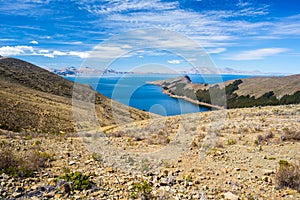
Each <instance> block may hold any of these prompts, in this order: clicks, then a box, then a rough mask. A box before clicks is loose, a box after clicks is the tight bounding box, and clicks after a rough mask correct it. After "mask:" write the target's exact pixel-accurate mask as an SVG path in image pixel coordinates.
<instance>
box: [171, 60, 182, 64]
mask: <svg viewBox="0 0 300 200" xmlns="http://www.w3.org/2000/svg"><path fill="white" fill-rule="evenodd" d="M168 63H170V64H180V60H168Z"/></svg>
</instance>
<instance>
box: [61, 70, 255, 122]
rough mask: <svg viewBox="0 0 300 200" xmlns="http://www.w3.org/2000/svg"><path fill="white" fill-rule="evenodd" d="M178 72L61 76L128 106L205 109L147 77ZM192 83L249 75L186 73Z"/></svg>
mask: <svg viewBox="0 0 300 200" xmlns="http://www.w3.org/2000/svg"><path fill="white" fill-rule="evenodd" d="M177 76H180V75H178V74H117V75H101V76H100V77H97V76H77V77H65V78H66V79H68V80H71V81H73V82H78V83H82V84H88V85H90V86H91V87H93V88H94V89H95V90H97V91H98V92H99V93H101V94H103V95H104V96H106V97H108V98H111V99H114V100H116V101H118V102H120V103H123V104H125V105H129V106H131V107H134V108H137V109H140V110H145V111H149V112H153V113H156V114H159V115H163V116H172V115H179V114H186V113H194V112H205V111H209V110H210V108H207V107H204V106H199V105H196V104H193V103H190V102H187V101H185V100H182V99H176V98H171V97H169V96H168V95H166V94H163V93H162V89H161V87H159V86H156V85H150V84H147V82H150V81H156V80H165V79H169V78H175V77H177ZM189 77H190V78H191V80H192V82H193V83H209V84H213V83H220V82H225V81H228V80H234V79H239V78H247V77H250V76H248V75H225V74H222V75H210V74H205V75H199V74H191V75H189Z"/></svg>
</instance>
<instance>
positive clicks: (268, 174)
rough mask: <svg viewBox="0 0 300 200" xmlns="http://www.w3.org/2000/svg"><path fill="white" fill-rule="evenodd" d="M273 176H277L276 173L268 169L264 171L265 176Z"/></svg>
mask: <svg viewBox="0 0 300 200" xmlns="http://www.w3.org/2000/svg"><path fill="white" fill-rule="evenodd" d="M271 174H275V171H274V170H268V169H265V170H263V175H266V176H270V175H271Z"/></svg>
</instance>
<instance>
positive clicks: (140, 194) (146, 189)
mask: <svg viewBox="0 0 300 200" xmlns="http://www.w3.org/2000/svg"><path fill="white" fill-rule="evenodd" d="M151 190H152V187H151V185H150V183H148V182H147V181H144V182H143V183H135V184H134V185H133V187H132V191H131V197H132V198H134V199H137V198H141V199H151Z"/></svg>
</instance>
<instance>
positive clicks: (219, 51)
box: [206, 48, 227, 54]
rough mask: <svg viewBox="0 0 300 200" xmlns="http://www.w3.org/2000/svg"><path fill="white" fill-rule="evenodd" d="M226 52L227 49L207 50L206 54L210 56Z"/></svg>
mask: <svg viewBox="0 0 300 200" xmlns="http://www.w3.org/2000/svg"><path fill="white" fill-rule="evenodd" d="M226 50H227V49H226V48H215V49H208V50H206V52H207V53H208V54H218V53H223V52H225V51H226Z"/></svg>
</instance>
